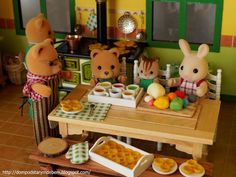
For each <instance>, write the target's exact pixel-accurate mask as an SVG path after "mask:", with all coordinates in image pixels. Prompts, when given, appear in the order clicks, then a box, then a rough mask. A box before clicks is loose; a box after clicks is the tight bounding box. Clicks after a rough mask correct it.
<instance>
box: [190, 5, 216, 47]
mask: <svg viewBox="0 0 236 177" xmlns="http://www.w3.org/2000/svg"><path fill="white" fill-rule="evenodd" d="M215 14H216V5H215V4H199V3H188V5H187V24H186V25H187V29H186V37H187V40H188V41H189V42H191V43H207V44H213V42H214V41H213V39H214V30H215Z"/></svg>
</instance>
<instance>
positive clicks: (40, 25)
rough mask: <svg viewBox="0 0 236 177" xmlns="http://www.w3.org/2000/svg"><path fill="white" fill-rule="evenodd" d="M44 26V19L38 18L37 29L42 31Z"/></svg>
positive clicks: (36, 21)
mask: <svg viewBox="0 0 236 177" xmlns="http://www.w3.org/2000/svg"><path fill="white" fill-rule="evenodd" d="M43 25H44V19H43V18H37V19H36V20H35V26H36V28H38V29H41V28H42V27H43Z"/></svg>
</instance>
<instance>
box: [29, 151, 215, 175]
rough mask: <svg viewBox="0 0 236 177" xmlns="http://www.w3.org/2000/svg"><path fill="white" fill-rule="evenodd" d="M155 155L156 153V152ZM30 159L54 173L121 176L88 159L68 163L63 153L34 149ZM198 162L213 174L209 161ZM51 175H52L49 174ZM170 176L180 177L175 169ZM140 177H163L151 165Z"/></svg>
mask: <svg viewBox="0 0 236 177" xmlns="http://www.w3.org/2000/svg"><path fill="white" fill-rule="evenodd" d="M156 156H157V154H156ZM171 158H172V159H174V160H175V161H176V162H177V164H178V165H180V164H181V163H183V162H185V161H186V159H182V158H174V157H171ZM30 159H32V160H36V161H38V162H39V164H40V167H41V169H42V170H46V171H53V172H54V173H55V174H56V172H59V173H60V172H68V173H63V174H60V175H61V176H82V177H95V176H100V177H119V176H122V175H121V174H119V173H117V172H115V171H113V170H111V169H109V168H106V167H104V166H102V165H100V164H98V163H96V162H94V161H91V160H90V161H88V162H87V163H85V164H83V165H76V164H72V163H70V160H68V159H66V158H65V155H64V154H63V155H61V156H58V157H54V158H49V157H45V156H44V155H42V154H41V153H40V152H39V151H35V152H33V153H32V154H31V155H30ZM200 164H201V165H202V166H203V167H204V168H205V171H206V173H205V177H212V174H213V165H212V164H211V163H206V162H200ZM69 171H76V172H78V173H77V174H75V175H73V174H72V173H69ZM49 176H53V175H49ZM170 176H171V177H182V175H181V174H180V172H179V171H178V170H177V171H176V172H175V173H174V174H173V175H170ZM140 177H163V175H159V174H157V173H156V172H154V171H153V170H152V168H151V167H149V168H148V169H147V170H146V171H144V172H143V173H142V174H141V175H140Z"/></svg>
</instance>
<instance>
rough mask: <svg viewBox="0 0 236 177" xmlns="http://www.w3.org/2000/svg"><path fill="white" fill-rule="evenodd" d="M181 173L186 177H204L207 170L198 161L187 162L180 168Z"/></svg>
mask: <svg viewBox="0 0 236 177" xmlns="http://www.w3.org/2000/svg"><path fill="white" fill-rule="evenodd" d="M179 170H180V173H181V174H182V175H184V176H186V177H202V176H203V175H204V174H205V169H204V167H203V166H202V165H200V164H199V163H198V162H197V161H196V160H192V159H191V160H187V161H186V162H184V163H183V164H181V165H180V167H179Z"/></svg>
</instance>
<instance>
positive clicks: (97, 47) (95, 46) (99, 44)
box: [89, 43, 108, 50]
mask: <svg viewBox="0 0 236 177" xmlns="http://www.w3.org/2000/svg"><path fill="white" fill-rule="evenodd" d="M107 48H108V45H104V44H101V43H95V44H90V45H89V50H93V49H100V50H105V49H107Z"/></svg>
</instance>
